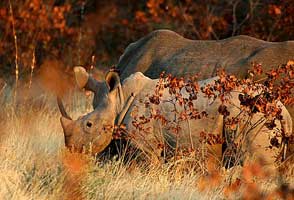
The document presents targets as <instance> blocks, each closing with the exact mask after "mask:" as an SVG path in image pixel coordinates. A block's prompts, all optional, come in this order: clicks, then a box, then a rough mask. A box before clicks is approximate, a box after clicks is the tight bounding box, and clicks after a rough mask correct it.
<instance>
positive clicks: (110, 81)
mask: <svg viewBox="0 0 294 200" xmlns="http://www.w3.org/2000/svg"><path fill="white" fill-rule="evenodd" d="M75 75H76V79H77V82H78V85H79V86H83V84H87V82H89V79H91V80H92V82H93V84H94V85H95V84H96V85H99V87H97V88H96V91H95V92H96V93H98V92H99V95H97V96H96V99H95V100H94V101H95V103H94V104H95V110H94V111H92V112H90V113H88V114H86V115H84V116H82V117H80V118H78V119H77V120H72V119H71V118H70V117H69V116H68V115H67V113H66V112H65V109H64V107H63V105H62V102H61V101H59V108H60V111H61V113H62V117H61V125H62V127H63V130H64V136H65V144H66V146H67V147H72V146H74V147H75V149H76V150H77V151H82V149H83V147H85V148H86V149H89V148H91V153H100V152H101V151H103V150H104V149H105V148H106V147H107V146H108V145H109V143H110V142H111V141H112V139H113V131H114V127H115V125H120V124H125V125H126V130H127V134H131V135H132V137H130V142H131V144H132V145H133V146H135V147H137V148H138V149H140V150H141V151H142V152H144V153H145V155H146V156H147V157H148V158H150V159H152V160H160V156H161V154H162V148H159V145H158V144H160V143H162V142H164V143H168V144H169V146H171V147H172V148H175V145H176V144H177V143H176V141H175V140H176V139H175V137H174V134H173V133H172V131H171V130H169V129H165V128H162V127H161V126H160V125H159V122H158V121H155V120H151V121H150V122H149V123H147V124H145V125H144V126H146V127H145V128H148V130H149V131H150V133H152V134H143V135H142V134H140V132H139V133H138V130H137V129H136V127H135V126H134V124H133V118H134V113H137V114H136V115H137V116H142V115H144V116H148V115H149V114H150V112H149V111H150V110H149V109H148V108H146V106H145V105H144V103H142V100H144V98H146V95H148V94H153V93H154V90H155V87H156V84H157V82H158V80H157V79H150V78H148V77H146V76H144V75H143V74H142V73H140V72H137V73H135V74H133V75H131V76H129V77H128V78H126V79H125V80H124V81H123V82H122V84H121V81H120V77H119V75H118V73H117V72H113V71H111V72H108V74H107V75H106V77H105V81H103V82H100V84H97V83H95V81H94V79H93V78H92V77H91V76H90V75H89V74H88V73H87V72H86V71H85V69H83V68H81V67H76V68H75ZM216 79H217V77H216V78H212V79H208V80H204V81H200V82H199V85H200V86H204V85H206V84H207V83H210V82H212V81H214V80H216ZM167 90H168V89H165V90H164V92H163V98H169V93H168V91H167ZM238 94H239V93H238V92H236V93H233V94H232V97H231V100H232V101H233V102H234V104H235V105H237V106H235V105H232V104H230V105H228V110H229V112H230V113H231V115H230V116H236V115H237V114H238V113H240V110H239V109H238V108H237V107H238V105H239V104H240V102H239V100H238ZM183 95H186V94H183ZM220 104H221V103H220V101H219V100H217V99H216V100H214V101H212V102H211V101H210V100H209V99H208V98H205V97H204V94H201V93H199V96H198V98H197V100H196V101H195V102H194V106H195V107H196V108H197V109H199V110H205V111H206V112H207V114H208V116H213V117H209V118H203V119H197V120H188V121H184V122H181V124H180V125H181V136H180V138H179V140H178V144H179V145H180V146H181V147H189V146H190V145H191V144H192V143H193V146H194V147H196V148H197V147H199V146H200V145H201V144H202V143H201V142H200V141H201V136H200V133H201V132H203V131H205V132H207V133H213V134H215V135H217V134H219V135H222V134H223V130H224V118H223V115H221V114H219V112H218V108H219V105H220ZM152 106H154V107H153V110H157V109H158V110H160V111H161V112H162V113H163V115H164V116H165V117H166V118H167V119H168V120H170V121H172V120H173V117H174V116H173V114H172V110H173V109H174V107H173V106H172V105H170V104H168V103H167V104H159V105H152ZM280 106H281V108H282V116H283V120H282V121H283V123H278V124H277V128H279V129H280V130H281V129H282V128H283V129H284V130H285V132H286V133H287V134H290V133H292V120H291V117H290V115H289V113H288V111H287V109H286V108H285V107H284V106H283V105H280ZM179 109H181V108H179ZM261 117H262V115H261V114H258V113H256V114H254V115H253V117H252V123H255V122H256V121H258V120H259V119H260V118H261ZM241 123H243V122H240V126H242V124H241ZM264 123H265V122H263V123H261V124H260V125H258V126H256V127H255V128H253V129H252V131H251V132H250V135H249V136H248V137H246V142H245V144H246V145H245V146H246V148H245V150H247V151H248V152H249V154H248V155H250V156H249V157H251V158H253V157H256V158H257V157H262V158H263V159H264V160H265V163H266V164H267V165H273V163H274V161H275V159H276V157H277V156H278V155H279V154H280V153H281V148H278V147H273V148H268V147H269V146H270V138H271V137H272V136H273V135H274V132H275V131H274V130H269V129H267V128H266V127H265V126H264ZM259 131H261V132H262V133H264V134H257V133H258V132H259ZM279 142H281V141H279ZM206 147H207V148H206V149H207V152H208V153H209V154H213V155H214V157H216V158H217V160H219V161H220V160H221V159H222V149H221V145H206ZM249 149H250V151H249Z"/></svg>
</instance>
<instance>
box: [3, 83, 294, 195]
mask: <svg viewBox="0 0 294 200" xmlns="http://www.w3.org/2000/svg"><path fill="white" fill-rule="evenodd" d="M72 97H73V100H72V101H69V102H68V107H69V108H75V109H72V110H71V111H70V112H71V113H72V114H73V115H74V118H76V117H78V116H80V115H81V114H82V113H83V112H88V111H89V108H90V107H91V106H90V105H89V102H90V100H89V99H87V98H85V97H84V95H83V94H80V93H79V92H76V93H74V94H73V95H72ZM13 98H14V93H13V92H12V90H11V89H10V88H8V87H7V88H5V89H4V92H3V93H2V94H1V98H0V101H1V105H2V107H1V113H0V118H1V122H0V126H1V129H0V133H1V143H0V151H1V153H0V159H1V161H0V169H1V171H0V177H1V178H0V179H1V183H0V198H1V199H220V198H225V199H227V198H228V199H235V198H240V199H260V198H266V199H276V198H281V199H283V198H284V199H293V192H294V191H293V187H294V186H293V185H291V184H293V182H294V179H293V170H294V169H293V165H288V166H287V167H286V168H287V170H286V171H284V172H283V174H279V175H278V176H277V177H276V178H273V177H272V178H270V176H269V173H268V172H267V171H265V170H263V169H262V167H261V165H260V163H253V164H252V165H248V166H245V167H243V168H242V167H235V168H233V169H231V170H227V171H225V170H223V169H222V170H220V171H215V170H214V169H213V168H211V167H210V166H209V164H208V166H207V167H206V170H205V171H199V170H197V169H196V167H195V166H193V165H191V164H189V163H190V161H191V159H192V160H193V159H195V158H193V157H192V158H191V157H183V158H182V159H179V160H177V162H169V163H166V164H163V165H146V164H144V163H140V164H139V163H136V162H132V161H130V162H127V163H125V162H123V161H122V159H118V160H117V159H113V160H109V161H107V162H105V161H97V160H95V159H94V158H93V157H90V156H87V155H83V154H71V153H69V152H67V151H66V150H65V148H64V141H63V133H62V129H61V126H60V123H59V120H58V119H59V117H60V114H59V113H58V111H57V109H56V108H57V106H56V105H55V97H54V96H50V95H49V96H48V95H47V96H42V97H39V98H31V99H30V100H29V101H22V103H21V104H17V105H15V104H14V103H13V102H15V101H13ZM28 99H29V98H28ZM33 100H34V101H33ZM16 102H17V101H16ZM86 102H88V103H86ZM188 161H189V162H188ZM208 163H209V162H208ZM291 171H292V172H291ZM291 188H292V189H291Z"/></svg>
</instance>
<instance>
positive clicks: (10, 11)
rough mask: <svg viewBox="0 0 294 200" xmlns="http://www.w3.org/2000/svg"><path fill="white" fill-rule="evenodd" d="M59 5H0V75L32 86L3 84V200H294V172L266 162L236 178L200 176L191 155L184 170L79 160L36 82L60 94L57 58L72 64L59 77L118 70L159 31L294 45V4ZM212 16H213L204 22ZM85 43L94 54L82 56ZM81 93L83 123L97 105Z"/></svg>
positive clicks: (235, 173) (76, 103) (236, 172)
mask: <svg viewBox="0 0 294 200" xmlns="http://www.w3.org/2000/svg"><path fill="white" fill-rule="evenodd" d="M50 2H55V1H43V0H34V1H26V0H24V1H11V4H10V5H9V4H8V3H7V1H3V2H0V19H1V21H0V31H1V34H0V61H1V66H0V68H1V69H0V71H1V75H0V77H10V78H5V79H6V80H8V82H9V81H10V82H14V81H15V79H14V78H15V77H20V78H21V79H25V78H29V79H30V81H26V82H27V83H29V86H28V87H29V88H30V90H28V92H24V91H23V92H22V93H20V91H21V90H23V88H25V87H27V86H21V84H20V88H19V91H17V93H14V90H13V89H11V88H9V85H7V84H6V83H5V84H0V105H1V107H0V180H1V182H0V199H44V200H45V199H46V200H47V199H220V198H224V199H227V198H228V199H230V198H231V199H235V198H240V199H243V198H244V199H260V198H267V199H276V198H281V199H283V198H284V199H287V198H288V199H293V198H294V197H293V195H294V191H293V187H294V186H293V182H294V177H293V174H294V172H293V171H294V168H293V165H288V166H284V168H286V171H284V172H283V174H279V175H278V177H276V178H269V176H268V173H267V172H266V171H264V170H263V169H261V166H260V163H254V164H252V165H250V166H245V167H243V168H242V167H236V168H233V169H231V170H228V171H225V170H221V171H214V170H213V169H210V168H209V166H208V168H207V170H205V171H199V170H194V168H195V167H193V166H192V167H191V165H187V162H186V161H187V160H189V157H187V158H183V159H180V160H178V161H177V163H166V164H163V165H161V166H158V165H151V166H150V165H149V166H148V165H147V166H146V165H145V164H137V163H136V162H127V163H125V162H123V161H122V160H121V159H118V160H117V159H113V160H110V161H107V162H105V161H96V160H95V159H94V158H93V157H90V156H87V155H82V154H70V153H68V152H67V150H66V149H65V148H64V140H63V132H62V128H61V126H60V122H59V117H60V114H59V113H58V111H57V106H56V104H55V97H54V96H50V95H44V96H40V93H38V92H36V91H35V90H37V89H36V88H35V87H38V84H36V83H35V82H32V77H33V76H35V74H38V76H41V77H42V74H43V75H44V76H45V78H44V77H43V78H42V80H44V79H45V82H46V83H50V84H49V85H47V86H46V87H47V88H48V87H49V89H52V90H55V89H56V82H57V85H58V86H60V84H59V83H60V80H61V79H62V80H64V76H60V73H59V72H56V71H55V70H54V71H53V72H54V79H53V80H52V79H50V77H51V76H50V77H48V74H51V75H52V73H53V72H52V71H48V70H51V68H49V67H46V60H47V59H51V58H54V59H59V60H62V62H64V63H65V64H64V63H62V64H61V65H62V66H59V67H58V68H59V69H58V70H57V71H59V70H60V69H62V71H67V72H68V71H70V70H68V67H67V68H66V67H63V66H64V65H66V66H72V65H73V64H81V63H83V64H84V63H87V64H89V65H91V64H93V63H94V62H98V63H99V64H101V63H111V62H113V60H117V58H118V56H119V55H121V53H122V51H123V49H124V48H125V46H126V45H127V44H129V43H130V42H131V41H133V40H134V39H135V38H139V37H140V36H143V35H145V34H146V33H148V32H150V31H151V30H153V29H156V28H171V29H173V30H176V31H178V32H179V33H182V34H184V35H185V36H187V37H189V38H192V39H220V38H225V37H228V36H231V35H237V34H249V35H252V36H256V37H259V38H262V39H266V40H272V41H281V40H287V39H293V30H294V29H293V27H292V26H293V23H292V21H293V15H291V13H292V12H293V6H292V7H291V6H289V4H291V3H292V2H291V1H290V0H289V1H283V2H276V1H270V3H268V4H266V5H265V4H263V3H261V2H260V1H255V0H250V1H239V0H237V1H230V0H228V1H210V3H207V4H199V2H196V1H195V2H194V1H189V0H186V1H183V2H182V3H180V4H179V3H178V2H177V1H153V0H149V1H146V2H145V1H144V2H141V1H140V2H139V1H129V2H131V4H132V6H130V5H128V4H127V3H125V2H124V1H120V3H118V2H117V1H115V0H113V1H109V2H107V4H105V3H97V5H96V7H95V6H94V7H95V9H91V6H93V5H92V4H95V3H93V2H94V1H60V2H64V3H58V2H59V1H56V2H55V3H53V4H52V3H50ZM96 2H98V1H96ZM200 5H201V6H200ZM263 7H265V9H261V8H263ZM126 8H128V9H126ZM224 8H226V9H224ZM199 11H200V12H199ZM202 11H205V13H206V14H205V15H203V16H199V13H202ZM220 11H222V12H220ZM238 11H239V12H238ZM241 11H242V12H241ZM96 13H98V14H96ZM105 13H107V14H108V15H107V17H105V16H106V15H105ZM109 13H111V14H109ZM237 13H239V14H237ZM40 15H41V16H42V17H40V18H39V17H38V16H40ZM179 16H182V17H179ZM206 16H208V17H206ZM175 19H177V20H175ZM264 19H267V20H264ZM35 21H36V22H37V23H32V22H35ZM171 22H173V23H174V24H170V23H171ZM97 24H98V25H97ZM272 24H274V26H272ZM180 25H183V26H180ZM97 27H98V28H97ZM266 27H272V29H270V30H268V29H267V28H266ZM24 30H25V31H24ZM187 31H188V32H187ZM110 33H111V34H110ZM110 35H112V37H110ZM82 45H84V46H85V47H86V48H84V49H86V50H87V51H83V52H81V49H82V48H83V46H82ZM97 46H98V48H97ZM69 49H75V51H71V50H69ZM18 50H19V51H18ZM93 55H94V57H92V56H93ZM95 56H96V57H97V60H98V61H95ZM90 57H91V58H93V59H89V58H90ZM49 64H50V63H49ZM18 65H19V67H20V69H18ZM41 65H42V66H43V71H42V67H41ZM53 65H54V66H57V65H58V64H53ZM16 68H17V69H16ZM35 68H36V69H35ZM34 69H35V70H36V71H34ZM18 70H19V71H18ZM55 72H56V73H55ZM25 73H26V75H27V76H23V75H24V74H25ZM7 74H10V75H11V76H6V75H7ZM16 74H17V76H15V75H16ZM18 75H20V76H18ZM57 77H59V78H57ZM37 78H38V77H36V79H37ZM46 78H47V79H46ZM17 79H18V78H17ZM0 81H1V79H0ZM67 81H70V80H67ZM63 83H64V84H61V85H67V84H66V82H63ZM2 86H3V87H2ZM31 87H33V88H31ZM64 90H66V88H62V89H61V92H63V91H64ZM26 91H27V90H26ZM15 94H16V95H15ZM27 94H28V96H26V95H27ZM31 96H33V97H31ZM73 96H74V98H73V100H72V101H69V103H68V105H69V106H68V107H69V108H72V110H71V111H70V112H71V113H72V114H73V115H74V118H76V117H78V116H80V115H81V113H84V112H86V111H88V110H89V108H90V107H91V106H90V101H89V99H86V98H85V97H84V96H83V95H81V94H80V93H78V92H76V93H74V94H73ZM15 98H17V99H15ZM19 102H21V103H19ZM85 102H87V103H88V104H86V103H85ZM73 108H75V109H73ZM291 184H292V185H291Z"/></svg>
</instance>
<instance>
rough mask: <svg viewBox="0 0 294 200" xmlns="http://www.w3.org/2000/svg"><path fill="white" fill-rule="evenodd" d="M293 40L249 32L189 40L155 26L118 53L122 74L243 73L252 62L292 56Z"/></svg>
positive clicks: (274, 61)
mask: <svg viewBox="0 0 294 200" xmlns="http://www.w3.org/2000/svg"><path fill="white" fill-rule="evenodd" d="M293 43H294V42H281V43H272V42H265V41H263V40H258V39H255V38H252V37H249V36H242V35H241V36H236V37H231V38H228V39H224V40H219V41H216V40H206V41H204V40H189V39H186V38H184V37H182V36H180V35H179V34H177V33H175V32H173V31H169V30H158V31H154V32H152V33H150V34H149V35H147V36H146V37H143V38H142V39H140V40H138V41H137V42H135V43H132V44H130V45H129V46H128V47H127V49H126V50H125V53H124V54H123V55H122V56H121V57H120V60H119V63H118V68H119V69H120V70H121V72H122V78H126V77H127V76H129V75H130V74H132V73H134V72H136V71H141V72H143V73H144V74H145V75H147V76H149V77H151V78H158V77H159V74H160V73H161V72H162V71H166V72H167V73H171V74H173V75H176V76H187V75H190V74H195V73H201V74H200V78H202V79H204V78H209V77H212V76H214V75H215V73H216V71H217V68H219V67H224V68H225V69H226V70H227V71H228V72H230V73H234V74H236V75H238V76H240V77H243V76H244V75H245V74H246V72H247V70H248V68H249V67H250V66H251V63H252V62H258V63H262V64H264V65H265V66H267V67H271V66H277V65H280V64H284V63H286V62H287V61H288V60H289V59H293V58H294V44H293Z"/></svg>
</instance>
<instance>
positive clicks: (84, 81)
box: [58, 67, 123, 154]
mask: <svg viewBox="0 0 294 200" xmlns="http://www.w3.org/2000/svg"><path fill="white" fill-rule="evenodd" d="M74 72H75V77H76V81H77V84H78V86H79V87H81V88H82V87H85V86H86V85H87V87H92V91H93V92H94V93H95V99H94V101H95V102H93V105H95V109H94V111H92V112H90V113H88V114H86V115H84V116H81V117H79V118H78V119H77V120H72V119H71V118H70V117H69V115H68V114H67V113H66V111H65V109H64V106H63V104H62V101H61V100H60V99H59V98H58V106H59V109H60V111H61V114H62V117H61V118H60V121H61V125H62V128H63V131H64V138H65V145H66V147H68V148H71V149H72V148H74V150H75V151H77V152H83V151H85V150H87V149H88V150H89V151H90V153H92V154H96V153H100V152H101V151H103V150H104V149H105V148H106V147H107V146H108V145H109V144H110V142H111V140H112V133H113V129H114V123H115V120H116V117H117V116H118V114H119V112H120V110H121V107H122V106H121V105H123V93H122V87H121V83H120V78H119V75H118V73H117V72H114V71H110V72H108V73H107V75H106V77H105V81H103V82H95V79H93V78H92V77H91V76H89V74H88V73H87V72H86V71H85V70H84V69H83V68H81V67H76V68H75V69H74Z"/></svg>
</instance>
